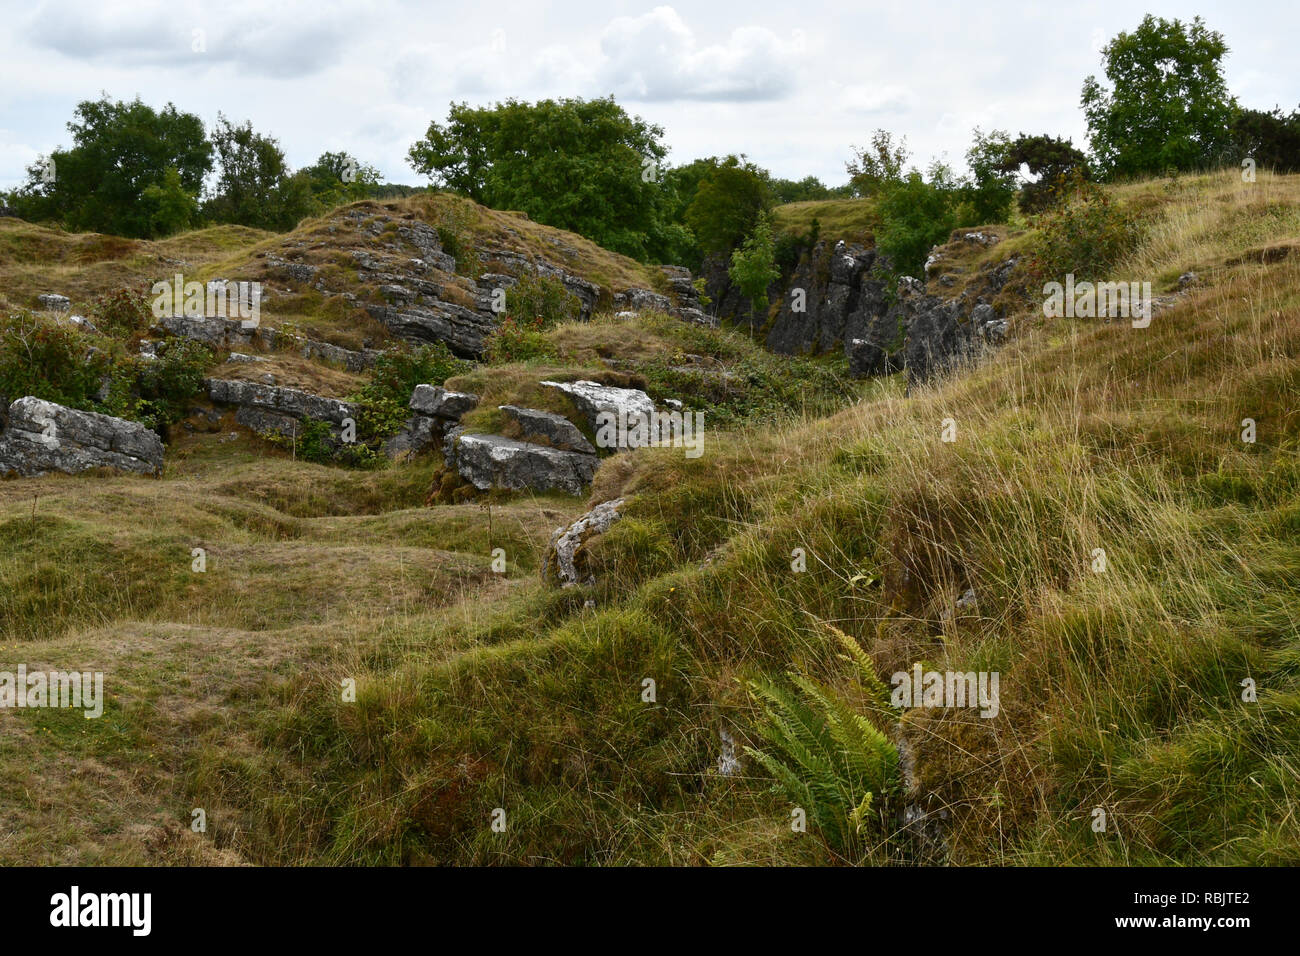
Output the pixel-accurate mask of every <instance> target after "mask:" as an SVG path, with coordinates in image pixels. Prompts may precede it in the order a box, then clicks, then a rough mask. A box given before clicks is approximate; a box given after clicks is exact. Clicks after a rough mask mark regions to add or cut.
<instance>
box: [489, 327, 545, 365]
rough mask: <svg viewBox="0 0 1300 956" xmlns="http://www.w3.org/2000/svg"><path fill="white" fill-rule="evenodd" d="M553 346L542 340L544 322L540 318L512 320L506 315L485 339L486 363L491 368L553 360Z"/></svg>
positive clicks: (543, 336) (543, 337)
mask: <svg viewBox="0 0 1300 956" xmlns="http://www.w3.org/2000/svg"><path fill="white" fill-rule="evenodd" d="M555 355H556V350H555V346H554V345H552V344H551V341H550V339H548V338H547V337H546V323H545V322H544V321H543V320H542V318H541V317H540V316H538V317H537V318H534V319H516V318H514V317H513V316H507V317H506V319H505V321H503V322H502V323H501V325H500V327H498V328H497V330H496V331H495V332H493V333H492V336H491V337H490V338H489V339H488V344H487V360H488V362H489V363H490V364H492V365H504V364H505V363H507V362H528V361H532V360H537V359H549V358H554V357H555Z"/></svg>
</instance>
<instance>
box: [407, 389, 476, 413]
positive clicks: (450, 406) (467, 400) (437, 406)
mask: <svg viewBox="0 0 1300 956" xmlns="http://www.w3.org/2000/svg"><path fill="white" fill-rule="evenodd" d="M477 405H478V396H477V395H471V394H470V393H469V392H453V391H451V390H449V389H446V388H444V387H443V386H441V385H417V386H415V391H414V392H412V393H411V401H410V409H411V411H413V412H419V413H420V414H421V415H432V416H435V417H437V418H448V419H452V420H453V421H455V420H458V419H459V418H460V417H461V416H462V415H464V414H465V413H466V412H468V411H470V410H471V409H473V408H475V407H477Z"/></svg>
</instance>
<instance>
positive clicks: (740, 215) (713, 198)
mask: <svg viewBox="0 0 1300 956" xmlns="http://www.w3.org/2000/svg"><path fill="white" fill-rule="evenodd" d="M771 207H772V194H771V190H770V189H769V188H768V184H767V173H766V171H765V170H762V169H760V168H759V167H757V166H755V165H754V164H753V163H750V162H746V161H745V159H744V157H737V156H728V157H727V158H726V159H725V160H723V161H722V162H721V163H719V164H718V165H717V166H715V167H714V169H713V170H712V171H711V172H709V173H707V174H706V175H705V176H704V177H703V178H702V179H701V181H700V184H699V188H698V189H697V190H696V192H695V198H694V199H693V200H691V204H690V205H689V206H687V207H686V213H685V216H686V223H687V225H688V226H690V228H691V231H692V232H693V233H694V234H695V239H696V241H697V242H698V243H699V244H700V248H701V249H703V250H704V251H705V252H706V253H711V254H714V255H726V254H727V253H729V252H731V250H732V249H735V248H736V246H737V245H739V243H740V242H741V241H742V240H743V239H744V238H745V236H747V235H749V234H750V233H751V232H753V231H754V229H755V227H756V225H757V223H758V221H759V218H760V216H762V214H763V213H764V212H766V211H767V210H769V209H771Z"/></svg>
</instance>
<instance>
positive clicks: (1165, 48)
mask: <svg viewBox="0 0 1300 956" xmlns="http://www.w3.org/2000/svg"><path fill="white" fill-rule="evenodd" d="M1227 52H1228V47H1227V45H1226V44H1225V43H1224V42H1223V36H1222V35H1221V34H1219V33H1217V32H1215V31H1213V30H1209V29H1207V28H1206V26H1205V23H1204V22H1203V21H1202V20H1201V18H1200V17H1196V18H1195V19H1193V20H1192V22H1191V23H1190V24H1184V23H1183V22H1182V21H1180V20H1172V21H1171V20H1165V19H1163V18H1160V17H1153V16H1151V15H1150V14H1148V15H1147V16H1146V17H1144V18H1143V19H1142V22H1141V23H1140V24H1139V25H1138V27H1137V29H1136V30H1134V31H1133V32H1132V33H1120V34H1119V35H1118V36H1116V37H1115V38H1114V39H1112V40H1111V41H1110V42H1109V43H1108V44H1106V46H1105V48H1104V49H1103V51H1102V53H1103V57H1104V60H1105V69H1106V78H1107V79H1108V80H1109V81H1110V83H1111V86H1112V89H1110V90H1108V89H1106V88H1105V87H1103V86H1102V85H1101V83H1100V82H1098V80H1097V78H1096V77H1095V76H1089V77H1088V78H1087V80H1085V81H1084V84H1083V95H1082V103H1083V112H1084V116H1085V117H1086V118H1087V121H1088V136H1089V141H1090V143H1091V147H1092V153H1093V158H1094V160H1095V162H1096V165H1097V167H1098V168H1099V170H1100V171H1101V172H1102V173H1103V174H1104V175H1106V176H1109V177H1116V176H1136V175H1143V174H1153V173H1154V174H1159V173H1164V172H1166V171H1168V170H1191V169H1196V168H1199V167H1203V166H1206V165H1208V164H1211V163H1215V162H1219V161H1221V160H1222V158H1223V155H1224V152H1225V150H1226V149H1227V147H1228V146H1229V142H1230V140H1229V126H1230V125H1231V123H1232V119H1233V116H1234V114H1235V112H1236V109H1237V107H1236V102H1235V100H1233V98H1232V97H1231V96H1230V95H1229V94H1228V90H1227V86H1226V84H1225V83H1224V80H1223V70H1222V66H1221V61H1222V59H1223V56H1224V54H1225V53H1227Z"/></svg>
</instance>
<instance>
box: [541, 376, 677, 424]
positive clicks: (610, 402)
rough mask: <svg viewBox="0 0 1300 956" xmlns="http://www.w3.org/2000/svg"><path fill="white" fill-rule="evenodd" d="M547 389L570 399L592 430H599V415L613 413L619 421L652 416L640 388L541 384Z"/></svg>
mask: <svg viewBox="0 0 1300 956" xmlns="http://www.w3.org/2000/svg"><path fill="white" fill-rule="evenodd" d="M541 384H542V385H544V386H546V387H547V388H555V389H559V390H560V391H561V392H564V394H566V395H568V396H569V397H570V398H572V399H573V403H574V404H575V405H577V406H578V410H579V411H580V412H582V414H584V415H586V416H587V423H588V424H589V425H590V426H591V428H592V430H593V431H595V430H598V429H599V428H600V425H601V422H600V421H599V418H600V415H601V414H602V413H605V412H612V413H613V414H614V415H615V416H618V417H619V419H620V420H622V419H630V418H633V417H641V418H648V417H649V416H652V415H654V413H655V404H654V402H652V401H651V400H650V396H649V395H647V394H646V393H645V392H643V391H641V390H640V389H639V388H616V387H615V386H613V385H601V384H599V383H597V382H588V381H578V382H542V383H541Z"/></svg>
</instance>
